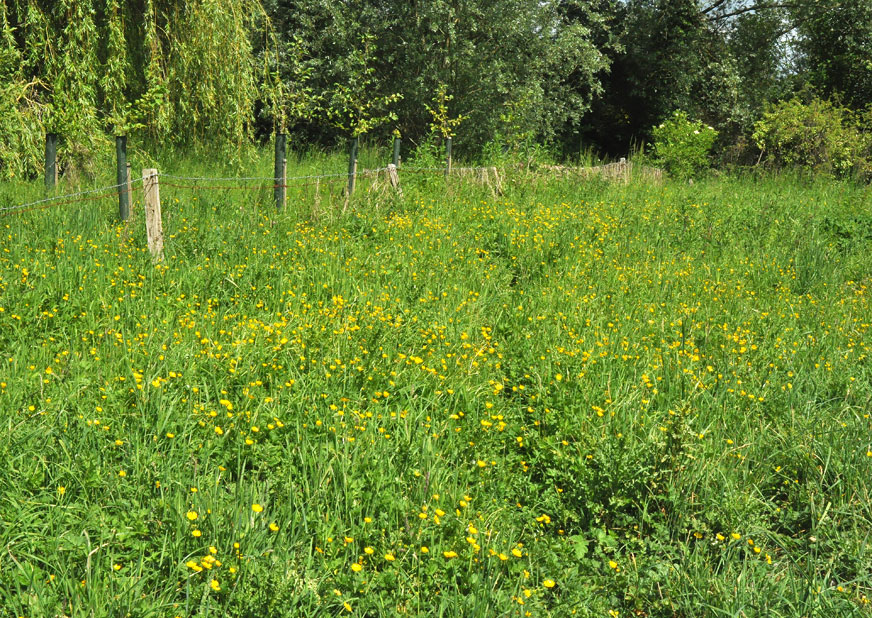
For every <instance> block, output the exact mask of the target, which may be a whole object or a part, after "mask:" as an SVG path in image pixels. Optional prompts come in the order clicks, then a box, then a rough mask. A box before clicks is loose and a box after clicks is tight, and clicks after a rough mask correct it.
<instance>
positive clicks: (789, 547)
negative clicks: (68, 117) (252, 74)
mask: <svg viewBox="0 0 872 618" xmlns="http://www.w3.org/2000/svg"><path fill="white" fill-rule="evenodd" d="M291 163H292V164H291V168H292V169H291V170H289V174H290V175H302V174H309V173H313V172H320V171H324V170H327V171H332V172H337V173H340V172H342V171H343V170H344V166H345V163H344V161H343V160H342V159H341V158H329V157H323V158H321V159H316V158H307V159H304V160H303V161H302V162H300V161H294V162H291ZM185 165H187V167H185ZM366 165H367V161H364V166H366ZM158 167H160V166H158ZM165 167H167V169H161V171H162V172H167V173H177V174H178V175H184V173H185V172H187V173H188V175H192V176H208V175H212V174H211V171H210V170H207V169H205V168H202V167H197V166H196V165H193V164H184V163H183V162H179V163H178V164H177V165H176V166H175V167H174V168H171V166H169V165H167V166H165ZM333 168H335V169H333ZM269 169H270V168H269V162H268V161H267V160H263V161H261V162H260V163H257V164H253V165H252V169H251V170H250V172H251V175H255V176H256V175H269V174H270V171H269ZM244 175H249V174H244ZM401 179H402V182H403V189H404V193H403V195H402V197H400V196H397V195H395V194H393V193H392V192H390V191H388V190H387V189H385V188H384V187H380V188H376V189H372V188H371V187H370V183H369V182H365V181H361V183H360V185H359V191H358V193H357V195H356V196H355V198H354V199H353V200H352V201H351V202H350V203H349V204H348V206H347V208H345V210H344V212H343V207H344V204H343V200H342V197H341V195H340V193H341V190H342V188H343V184H342V182H339V183H334V184H329V183H326V182H325V184H324V185H319V186H317V187H315V186H313V185H312V184H307V186H303V187H296V188H292V189H290V190H289V201H288V207H287V209H286V210H285V211H284V212H281V213H277V212H276V211H275V209H274V207H273V203H272V192H271V190H268V189H263V190H258V189H248V190H246V189H237V188H234V189H228V190H219V189H215V188H206V187H207V186H208V187H213V186H214V185H216V184H220V183H217V182H215V183H209V182H205V181H198V182H199V184H197V182H194V181H181V180H173V179H170V178H162V179H161V203H162V208H163V221H164V231H165V235H166V236H165V243H166V260H165V261H164V262H163V263H161V264H158V265H153V264H152V262H151V259H150V257H149V254H148V251H147V248H146V239H145V231H144V223H143V219H144V217H143V214H142V212H141V210H142V201H141V200H142V196H141V192H137V193H136V194H135V195H134V204H133V208H132V211H133V212H134V216H133V218H132V219H131V221H130V222H129V223H128V224H121V223H118V222H117V221H116V213H117V204H116V202H115V201H114V200H113V199H106V200H102V201H100V202H94V203H90V202H88V203H82V204H72V205H67V206H62V207H56V208H48V209H45V210H41V211H35V212H28V213H24V214H20V215H12V216H5V217H2V218H0V427H2V436H3V439H2V440H0V459H2V461H3V465H2V466H0V617H2V618H8V617H18V616H23V617H27V618H38V617H44V616H69V617H79V616H95V617H96V616H113V617H119V616H131V617H174V616H183V617H189V616H191V617H193V616H198V617H205V616H225V615H226V616H252V617H268V616H276V617H284V616H344V615H351V616H394V615H409V616H418V615H422V616H423V615H426V616H446V617H449V616H450V617H454V616H583V617H603V618H618V617H620V618H630V617H637V616H638V617H697V616H712V617H715V616H718V617H720V616H724V617H726V616H735V617H739V616H748V617H750V616H784V617H797V616H808V617H811V616H821V617H830V616H872V604H870V602H869V599H870V598H872V545H870V543H869V541H870V534H872V496H870V490H872V419H870V413H872V358H870V347H872V333H870V327H872V302H870V294H872V289H870V288H872V192H870V189H869V188H868V187H858V186H855V185H850V184H836V183H823V182H821V183H818V182H808V181H802V180H795V179H787V178H768V179H756V180H755V179H713V180H708V181H702V182H697V183H696V184H694V185H692V186H688V185H684V184H677V183H675V184H673V183H670V182H666V183H664V184H651V183H646V182H644V181H641V180H636V181H633V182H630V183H629V184H627V185H622V184H607V183H605V182H603V181H595V180H588V181H584V182H581V181H578V180H572V179H563V180H558V179H547V178H544V177H535V176H528V175H523V174H518V175H515V176H512V175H507V176H506V177H505V178H504V181H503V182H504V193H503V194H502V195H497V194H496V193H495V192H494V191H492V190H491V188H490V187H488V186H481V185H479V184H476V183H473V182H467V181H462V180H459V179H450V180H449V181H447V182H446V180H445V179H444V178H443V177H442V176H441V175H440V174H435V175H425V174H410V173H407V174H402V175H401ZM107 180H108V179H107ZM343 182H344V181H343ZM105 184H112V181H111V180H109V182H106V183H105ZM172 184H176V185H179V186H171V185H172ZM228 184H233V183H228ZM237 184H239V183H237ZM192 185H194V186H198V187H200V188H198V189H191V188H185V187H189V186H192ZM42 193H43V192H42V189H41V187H40V186H39V183H36V182H35V183H32V184H28V185H24V184H21V185H5V186H0V207H2V206H10V205H14V204H16V203H19V202H24V201H26V200H28V199H30V198H38V197H41V196H42Z"/></svg>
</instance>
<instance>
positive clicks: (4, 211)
mask: <svg viewBox="0 0 872 618" xmlns="http://www.w3.org/2000/svg"><path fill="white" fill-rule="evenodd" d="M137 182H142V179H141V178H136V179H132V180H131V181H130V185H131V188H130V192H133V191H135V189H134V188H133V185H134V184H136V183H137ZM127 184H128V183H126V182H124V183H121V184H118V185H112V186H109V187H102V188H100V189H89V190H88V191H79V192H78V193H68V194H66V195H56V196H53V197H47V198H44V199H41V200H36V201H34V202H27V203H25V204H18V205H17V206H6V207H2V208H0V216H8V215H10V214H15V213H17V212H29V211H31V210H43V209H45V208H50V207H52V206H64V205H66V204H75V203H77V202H88V201H96V200H102V199H104V198H107V197H112V196H115V195H118V194H119V193H128V191H127V189H126V187H127ZM121 187H125V189H124V190H123V191H118V190H117V189H120V188H121ZM109 191H111V193H107V192H109ZM95 193H103V194H105V195H97V196H94V194H95ZM79 196H93V197H81V198H80V197H79ZM70 198H79V199H70ZM58 200H61V201H58ZM35 207H36V208H35Z"/></svg>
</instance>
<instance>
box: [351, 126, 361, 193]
mask: <svg viewBox="0 0 872 618" xmlns="http://www.w3.org/2000/svg"><path fill="white" fill-rule="evenodd" d="M359 141H360V138H357V137H353V138H351V144H350V148H349V153H348V197H351V195H352V194H353V193H354V185H355V183H356V182H357V148H358V145H359Z"/></svg>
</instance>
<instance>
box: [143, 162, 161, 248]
mask: <svg viewBox="0 0 872 618" xmlns="http://www.w3.org/2000/svg"><path fill="white" fill-rule="evenodd" d="M142 193H143V195H144V196H145V231H146V233H147V234H148V251H149V253H151V259H152V261H153V262H155V263H157V262H162V261H163V222H162V221H161V214H160V187H159V186H158V173H157V170H155V169H145V170H142Z"/></svg>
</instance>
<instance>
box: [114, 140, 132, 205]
mask: <svg viewBox="0 0 872 618" xmlns="http://www.w3.org/2000/svg"><path fill="white" fill-rule="evenodd" d="M115 160H116V163H117V166H116V168H115V184H117V185H118V216H119V217H120V219H121V220H122V221H127V220H128V219H129V218H130V194H129V193H128V192H127V191H126V190H125V186H124V185H126V184H127V136H126V135H116V136H115Z"/></svg>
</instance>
